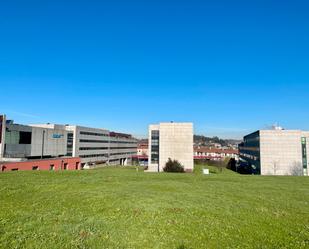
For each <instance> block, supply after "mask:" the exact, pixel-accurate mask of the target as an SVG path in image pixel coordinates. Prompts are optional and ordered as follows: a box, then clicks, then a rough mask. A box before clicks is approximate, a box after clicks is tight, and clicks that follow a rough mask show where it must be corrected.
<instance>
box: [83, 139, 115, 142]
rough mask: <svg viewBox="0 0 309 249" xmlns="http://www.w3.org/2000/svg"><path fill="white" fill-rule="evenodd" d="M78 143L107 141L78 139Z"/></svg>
mask: <svg viewBox="0 0 309 249" xmlns="http://www.w3.org/2000/svg"><path fill="white" fill-rule="evenodd" d="M79 142H80V143H108V142H109V141H107V140H91V139H80V140H79Z"/></svg>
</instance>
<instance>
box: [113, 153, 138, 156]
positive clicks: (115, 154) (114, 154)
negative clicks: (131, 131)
mask: <svg viewBox="0 0 309 249" xmlns="http://www.w3.org/2000/svg"><path fill="white" fill-rule="evenodd" d="M133 154H136V152H123V153H121V152H120V153H111V154H109V155H110V156H117V155H133Z"/></svg>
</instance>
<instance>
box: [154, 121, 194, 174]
mask: <svg viewBox="0 0 309 249" xmlns="http://www.w3.org/2000/svg"><path fill="white" fill-rule="evenodd" d="M148 141H149V162H148V171H150V172H160V171H163V168H164V167H165V164H166V162H167V161H168V159H169V158H170V159H172V160H177V161H179V162H180V163H181V164H182V165H183V166H184V169H185V171H187V172H192V171H193V165H194V164H193V124H192V123H173V122H171V123H160V124H157V125H150V126H149V140H148Z"/></svg>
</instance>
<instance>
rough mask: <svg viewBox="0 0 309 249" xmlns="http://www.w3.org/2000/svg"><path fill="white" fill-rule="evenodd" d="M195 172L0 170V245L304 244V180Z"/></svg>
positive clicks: (308, 219)
mask: <svg viewBox="0 0 309 249" xmlns="http://www.w3.org/2000/svg"><path fill="white" fill-rule="evenodd" d="M199 169H200V170H201V166H199ZM200 170H196V172H195V174H171V173H169V174H167V173H162V174H156V173H144V172H136V170H135V169H134V168H128V169H123V168H113V167H110V168H103V169H98V170H88V171H71V172H70V171H65V172H43V171H41V172H40V171H35V172H34V171H32V172H8V173H1V174H0V248H40V249H42V248H117V249H118V248H143V249H144V248H169V249H170V248H175V249H176V248H179V249H180V248H183V249H184V248H308V247H309V225H308V224H309V191H308V189H309V178H306V177H262V176H243V175H238V174H235V173H233V172H230V171H228V170H224V171H223V172H220V171H216V169H215V168H211V172H214V173H215V174H212V175H209V176H203V175H201V174H200V173H199V172H200Z"/></svg>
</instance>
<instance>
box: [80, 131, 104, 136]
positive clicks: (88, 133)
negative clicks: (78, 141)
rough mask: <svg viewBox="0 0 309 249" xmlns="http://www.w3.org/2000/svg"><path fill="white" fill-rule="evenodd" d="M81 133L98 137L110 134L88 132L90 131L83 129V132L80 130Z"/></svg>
mask: <svg viewBox="0 0 309 249" xmlns="http://www.w3.org/2000/svg"><path fill="white" fill-rule="evenodd" d="M79 134H81V135H88V136H98V137H107V136H108V134H103V133H96V132H88V131H81V132H79Z"/></svg>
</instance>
